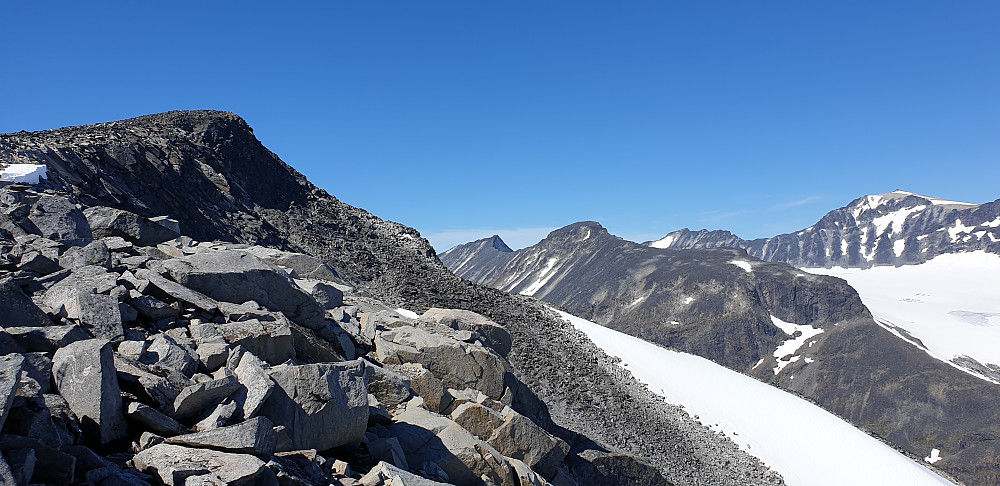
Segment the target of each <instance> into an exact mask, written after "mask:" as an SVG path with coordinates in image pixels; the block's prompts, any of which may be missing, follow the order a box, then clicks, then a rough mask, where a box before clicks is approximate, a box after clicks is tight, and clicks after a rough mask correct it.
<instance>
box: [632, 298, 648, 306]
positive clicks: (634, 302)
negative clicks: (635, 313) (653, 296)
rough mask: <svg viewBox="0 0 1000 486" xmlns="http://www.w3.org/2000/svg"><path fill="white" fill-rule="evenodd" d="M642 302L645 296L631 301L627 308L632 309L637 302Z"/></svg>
mask: <svg viewBox="0 0 1000 486" xmlns="http://www.w3.org/2000/svg"><path fill="white" fill-rule="evenodd" d="M644 300H646V296H642V297H639V298H638V299H635V300H633V301H632V303H631V304H629V305H628V306H629V307H632V306H634V305H637V304H638V303H639V302H642V301H644Z"/></svg>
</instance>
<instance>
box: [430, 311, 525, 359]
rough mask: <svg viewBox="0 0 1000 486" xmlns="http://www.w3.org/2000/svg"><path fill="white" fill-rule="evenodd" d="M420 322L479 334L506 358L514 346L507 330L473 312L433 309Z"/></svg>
mask: <svg viewBox="0 0 1000 486" xmlns="http://www.w3.org/2000/svg"><path fill="white" fill-rule="evenodd" d="M420 320H421V321H427V322H436V323H438V324H443V325H445V326H448V327H450V328H452V329H456V330H463V331H472V332H475V333H478V334H479V335H480V336H482V337H484V338H486V340H487V341H488V342H487V344H488V345H489V346H490V347H491V348H493V350H494V351H496V352H497V353H498V354H499V355H500V356H503V357H505V358H506V357H507V355H508V354H510V348H511V346H512V345H513V339H512V338H511V337H510V333H509V332H507V330H506V329H504V328H503V327H502V326H500V325H499V324H497V323H495V322H493V321H491V320H489V319H488V318H486V317H485V316H483V315H482V314H477V313H475V312H472V311H468V310H461V309H441V308H439V307H432V308H430V309H427V312H424V314H423V315H421V316H420Z"/></svg>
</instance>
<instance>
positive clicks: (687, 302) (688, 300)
mask: <svg viewBox="0 0 1000 486" xmlns="http://www.w3.org/2000/svg"><path fill="white" fill-rule="evenodd" d="M692 302H694V297H684V305H688V304H690V303H692Z"/></svg>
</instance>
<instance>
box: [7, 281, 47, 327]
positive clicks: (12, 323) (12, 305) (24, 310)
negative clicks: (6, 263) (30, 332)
mask: <svg viewBox="0 0 1000 486" xmlns="http://www.w3.org/2000/svg"><path fill="white" fill-rule="evenodd" d="M50 325H52V319H49V316H47V315H45V313H44V312H42V310H41V309H39V308H38V306H37V305H35V303H34V302H32V300H31V298H30V297H28V296H27V295H25V294H24V292H22V291H21V288H20V287H18V286H17V285H15V284H14V283H13V282H11V281H6V282H0V327H22V326H23V327H37V326H50Z"/></svg>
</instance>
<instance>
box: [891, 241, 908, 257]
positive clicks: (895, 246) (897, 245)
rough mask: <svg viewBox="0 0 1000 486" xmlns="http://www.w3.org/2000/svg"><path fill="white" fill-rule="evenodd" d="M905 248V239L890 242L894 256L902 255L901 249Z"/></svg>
mask: <svg viewBox="0 0 1000 486" xmlns="http://www.w3.org/2000/svg"><path fill="white" fill-rule="evenodd" d="M905 249H906V240H896V241H893V242H892V252H893V253H895V254H896V257H901V256H903V250H905Z"/></svg>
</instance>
